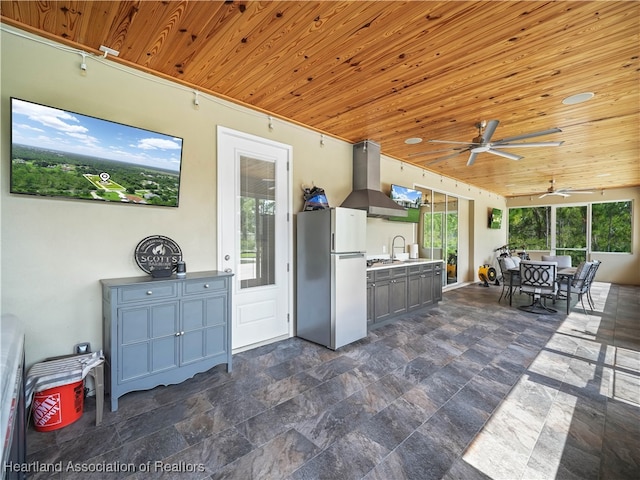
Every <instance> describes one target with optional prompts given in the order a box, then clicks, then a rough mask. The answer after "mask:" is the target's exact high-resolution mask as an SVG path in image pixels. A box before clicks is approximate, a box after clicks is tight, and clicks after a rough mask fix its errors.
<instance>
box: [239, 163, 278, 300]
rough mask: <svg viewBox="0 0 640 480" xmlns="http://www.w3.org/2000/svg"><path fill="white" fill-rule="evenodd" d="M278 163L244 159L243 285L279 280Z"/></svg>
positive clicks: (240, 272)
mask: <svg viewBox="0 0 640 480" xmlns="http://www.w3.org/2000/svg"><path fill="white" fill-rule="evenodd" d="M275 184H276V183H275V163H273V162H269V161H264V160H259V159H256V158H249V157H244V156H242V157H241V158H240V192H241V193H240V195H241V197H240V268H239V269H238V275H239V277H240V286H241V288H250V287H257V286H262V285H273V284H274V283H275V264H274V261H275V194H276V187H275Z"/></svg>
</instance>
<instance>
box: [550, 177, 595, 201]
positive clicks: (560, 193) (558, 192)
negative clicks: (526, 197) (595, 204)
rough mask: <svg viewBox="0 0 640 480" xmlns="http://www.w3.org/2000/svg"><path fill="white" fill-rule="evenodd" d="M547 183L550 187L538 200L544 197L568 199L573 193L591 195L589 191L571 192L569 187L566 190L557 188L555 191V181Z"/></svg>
mask: <svg viewBox="0 0 640 480" xmlns="http://www.w3.org/2000/svg"><path fill="white" fill-rule="evenodd" d="M549 183H550V184H551V186H550V187H549V188H548V189H547V191H546V192H545V193H543V194H542V195H540V196H539V197H538V198H544V197H549V196H552V195H555V196H558V197H564V198H567V197H570V196H571V195H572V194H574V193H593V192H591V191H589V190H573V189H572V188H571V187H567V188H559V189H557V190H556V188H555V184H556V181H555V180H554V179H551V180H549Z"/></svg>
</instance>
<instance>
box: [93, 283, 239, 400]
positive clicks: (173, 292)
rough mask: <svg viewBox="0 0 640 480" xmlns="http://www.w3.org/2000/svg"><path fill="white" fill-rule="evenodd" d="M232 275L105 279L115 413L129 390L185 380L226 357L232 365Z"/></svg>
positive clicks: (107, 343) (106, 347)
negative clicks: (122, 397)
mask: <svg viewBox="0 0 640 480" xmlns="http://www.w3.org/2000/svg"><path fill="white" fill-rule="evenodd" d="M232 275H233V274H232V273H225V272H217V271H210V272H195V273H188V274H187V277H186V278H180V279H177V278H173V277H172V278H166V279H152V278H151V277H149V276H144V277H132V278H116V279H105V280H100V283H101V284H102V312H103V339H102V343H103V350H104V353H105V356H106V358H107V362H108V364H109V366H108V368H107V369H106V370H107V375H106V378H105V384H106V389H107V391H109V392H110V394H111V411H112V412H115V411H116V410H117V409H118V398H119V397H121V396H122V395H124V394H125V393H129V392H132V391H136V390H148V389H151V388H154V387H156V386H158V385H171V384H176V383H181V382H183V381H185V380H186V379H188V378H191V377H193V376H194V375H195V374H196V373H200V372H204V371H207V370H209V369H210V368H212V367H214V366H215V365H219V364H222V363H226V364H227V372H230V371H231V283H232V282H231V280H232Z"/></svg>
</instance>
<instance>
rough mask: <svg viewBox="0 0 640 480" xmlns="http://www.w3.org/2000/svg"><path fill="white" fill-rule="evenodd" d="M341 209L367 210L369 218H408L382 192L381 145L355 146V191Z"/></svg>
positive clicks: (402, 209) (401, 208)
mask: <svg viewBox="0 0 640 480" xmlns="http://www.w3.org/2000/svg"><path fill="white" fill-rule="evenodd" d="M340 206H341V207H346V208H357V209H358V210H366V212H367V216H368V217H406V216H407V214H408V212H407V209H406V208H404V207H401V206H400V205H398V204H397V203H396V202H394V201H393V200H391V199H390V198H389V197H388V196H387V195H385V194H384V193H382V192H381V191H380V145H378V144H377V143H375V142H372V141H371V140H364V141H362V142H359V143H356V144H355V145H354V146H353V191H352V192H351V193H350V194H349V196H348V197H347V198H346V199H345V201H344V202H342V205H340Z"/></svg>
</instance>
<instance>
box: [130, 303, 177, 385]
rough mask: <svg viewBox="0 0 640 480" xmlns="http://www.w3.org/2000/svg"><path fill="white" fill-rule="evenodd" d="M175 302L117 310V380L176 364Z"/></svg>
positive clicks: (159, 370)
mask: <svg viewBox="0 0 640 480" xmlns="http://www.w3.org/2000/svg"><path fill="white" fill-rule="evenodd" d="M177 319H178V302H169V303H161V304H155V305H147V306H139V307H130V308H121V309H119V310H118V344H119V348H118V367H119V369H118V382H120V383H122V382H127V381H130V380H134V379H136V378H140V377H145V376H147V375H150V374H153V373H158V372H161V371H164V370H170V369H173V368H177V367H178V347H177V345H178V342H177V338H178V337H177V336H176V333H177V332H178V325H177Z"/></svg>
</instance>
